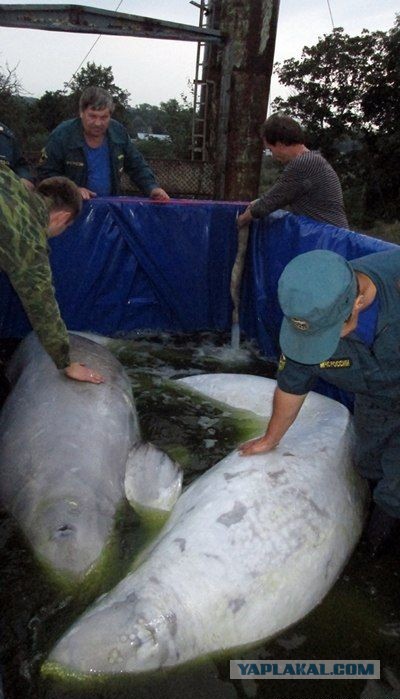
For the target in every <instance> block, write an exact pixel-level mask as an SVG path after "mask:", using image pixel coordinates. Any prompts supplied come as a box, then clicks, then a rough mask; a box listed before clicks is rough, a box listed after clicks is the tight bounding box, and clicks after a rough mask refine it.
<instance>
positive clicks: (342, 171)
mask: <svg viewBox="0 0 400 699" xmlns="http://www.w3.org/2000/svg"><path fill="white" fill-rule="evenodd" d="M399 56H400V22H399V18H397V20H396V23H395V26H394V28H393V29H391V30H390V31H389V32H381V31H375V32H369V31H367V30H363V31H362V32H361V34H360V36H355V37H350V36H349V35H348V34H345V33H344V31H343V29H342V28H336V29H334V30H333V31H332V32H331V34H328V35H325V36H324V37H323V38H322V39H320V40H319V41H318V43H317V44H316V45H315V46H311V47H308V46H305V47H304V49H303V52H302V56H301V58H300V59H299V60H296V59H294V58H291V59H288V60H286V61H284V62H283V63H282V64H277V65H276V71H277V73H278V76H279V80H280V82H281V84H283V85H285V86H286V87H288V88H289V89H290V91H291V94H290V95H289V97H287V98H286V99H283V98H278V99H276V100H275V101H274V102H273V105H272V106H273V109H274V110H279V111H285V112H287V113H289V114H291V115H293V116H294V117H295V118H296V117H297V118H298V119H299V120H300V121H301V122H302V123H303V125H304V126H305V128H306V130H307V133H308V135H309V139H310V146H311V147H318V148H320V150H322V152H323V153H324V154H325V155H326V157H328V159H329V160H330V161H331V162H332V163H333V165H334V167H335V168H336V169H337V170H338V172H339V175H340V176H341V179H342V182H343V184H344V187H345V195H347V198H348V200H350V204H351V206H350V207H349V206H348V209H349V214H350V218H351V215H352V210H354V208H355V206H354V205H356V204H357V202H356V201H355V198H356V197H358V198H360V196H362V198H363V201H364V210H363V212H362V216H361V218H360V220H359V221H358V220H356V221H355V223H356V224H362V223H370V222H371V219H373V218H383V219H386V220H391V219H393V218H394V217H397V218H399V217H400V210H399V206H400V202H399V194H398V192H399V184H400V183H399V176H398V175H397V172H398V168H394V167H393V157H390V154H391V153H392V154H393V153H395V154H396V155H395V157H396V159H398V157H399V156H400V152H399V148H400V146H399V145H397V144H399V143H400V120H399V116H400V96H399V95H400V92H399V88H400V58H399ZM353 221H354V218H353Z"/></svg>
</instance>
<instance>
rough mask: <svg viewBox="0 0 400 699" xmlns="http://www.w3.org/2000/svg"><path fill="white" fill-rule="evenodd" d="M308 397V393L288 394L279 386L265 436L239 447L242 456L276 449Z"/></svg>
mask: <svg viewBox="0 0 400 699" xmlns="http://www.w3.org/2000/svg"><path fill="white" fill-rule="evenodd" d="M306 395H307V394H306V393H305V394H304V395H301V396H298V395H296V394H293V393H286V392H285V391H282V389H280V388H279V387H278V386H277V387H276V389H275V393H274V398H273V404H272V415H271V419H270V421H269V423H268V427H267V429H266V432H265V434H264V435H263V436H262V437H259V438H258V439H253V440H251V441H250V442H245V444H242V445H241V446H240V447H239V451H240V454H241V455H242V456H250V455H251V454H261V453H265V452H268V451H271V449H274V447H276V446H277V445H278V444H279V442H280V440H281V439H282V437H283V436H284V434H286V432H287V431H288V429H289V427H290V426H291V425H292V424H293V422H294V421H295V419H296V417H297V415H298V414H299V412H300V408H301V406H302V405H303V403H304V400H305V398H306Z"/></svg>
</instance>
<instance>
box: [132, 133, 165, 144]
mask: <svg viewBox="0 0 400 699" xmlns="http://www.w3.org/2000/svg"><path fill="white" fill-rule="evenodd" d="M151 138H154V139H155V140H156V141H168V142H170V141H171V136H170V135H169V134H167V133H148V132H147V131H138V134H137V140H138V141H150V139H151Z"/></svg>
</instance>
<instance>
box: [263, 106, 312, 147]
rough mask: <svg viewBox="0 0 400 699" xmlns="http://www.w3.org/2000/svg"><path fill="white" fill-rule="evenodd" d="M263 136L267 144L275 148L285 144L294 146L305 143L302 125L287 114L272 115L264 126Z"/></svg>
mask: <svg viewBox="0 0 400 699" xmlns="http://www.w3.org/2000/svg"><path fill="white" fill-rule="evenodd" d="M262 135H263V137H264V138H265V140H266V142H267V143H270V144H271V146H275V145H276V143H278V141H279V143H284V144H285V146H293V145H296V144H304V143H305V140H306V138H305V133H304V131H303V129H302V128H301V126H300V124H298V123H297V121H295V120H294V119H292V117H290V116H287V114H272V116H270V117H268V119H267V120H266V121H265V122H264V124H263V126H262Z"/></svg>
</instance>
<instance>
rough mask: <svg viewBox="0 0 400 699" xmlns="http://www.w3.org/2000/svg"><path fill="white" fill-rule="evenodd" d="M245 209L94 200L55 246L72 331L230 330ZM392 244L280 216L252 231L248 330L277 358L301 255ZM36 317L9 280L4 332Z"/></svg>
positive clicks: (2, 311) (18, 332)
mask: <svg viewBox="0 0 400 699" xmlns="http://www.w3.org/2000/svg"><path fill="white" fill-rule="evenodd" d="M245 206H246V205H245V204H243V203H232V202H211V201H204V202H198V201H174V202H172V203H168V204H165V203H155V202H150V201H149V200H148V199H145V200H142V199H131V198H104V199H94V200H91V201H90V202H86V203H85V205H84V208H83V212H82V214H81V216H80V217H79V219H78V220H77V221H76V222H75V223H74V225H73V226H72V227H71V228H69V229H68V230H67V231H66V232H65V233H64V234H63V235H62V236H60V237H59V238H56V239H52V240H51V241H50V247H51V258H50V259H51V265H52V269H53V276H54V285H55V289H56V295H57V299H58V302H59V305H60V309H61V313H62V316H63V318H64V320H65V322H66V325H67V327H68V328H69V329H70V330H87V331H92V332H97V333H100V334H103V335H110V336H112V335H122V334H125V333H129V332H132V331H134V330H143V329H146V330H164V331H171V332H175V331H184V332H185V331H187V332H189V331H195V330H229V329H230V327H231V317H232V304H231V299H230V292H229V287H230V275H231V269H232V265H233V262H234V259H235V255H236V247H237V232H236V221H235V219H236V215H237V213H238V212H242V211H243V210H244V208H245ZM388 247H390V244H389V243H385V242H383V241H380V240H377V239H374V238H370V237H367V236H364V235H360V234H357V233H353V232H350V231H346V230H341V229H338V228H335V227H334V226H330V225H327V224H321V223H318V222H316V221H312V220H310V219H307V218H305V217H299V216H293V215H292V214H289V213H286V212H282V211H280V212H276V213H275V214H272V215H271V216H269V217H268V218H266V219H263V220H259V221H257V222H254V223H253V224H252V228H251V235H250V240H249V246H248V253H247V261H246V268H245V273H244V278H243V287H242V303H241V311H240V315H241V328H242V330H243V331H244V332H245V334H246V336H247V337H249V338H254V339H255V340H256V341H257V343H258V345H259V347H260V349H261V350H262V352H263V353H264V354H265V355H266V356H269V357H271V356H277V355H278V353H279V348H278V334H279V327H280V322H281V312H280V309H279V305H278V302H277V296H276V288H277V281H278V279H279V276H280V274H281V272H282V270H283V268H284V267H285V265H286V264H287V263H288V262H289V261H290V260H291V259H292V258H293V257H294V256H296V255H298V254H300V253H302V252H306V251H308V250H312V249H314V248H328V249H331V250H335V251H336V252H338V253H340V254H342V255H344V256H345V257H346V258H347V259H353V258H355V257H360V256H362V255H366V254H369V253H372V252H377V251H379V250H384V249H387V248H388ZM29 329H30V326H29V323H28V320H27V318H26V316H25V313H24V311H23V309H22V307H21V304H20V303H19V300H18V298H17V297H16V295H15V294H14V292H13V290H12V289H11V287H10V285H9V283H8V279H7V278H6V277H5V275H4V274H0V335H1V337H23V336H24V335H25V334H26V333H27V332H28V331H29Z"/></svg>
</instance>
